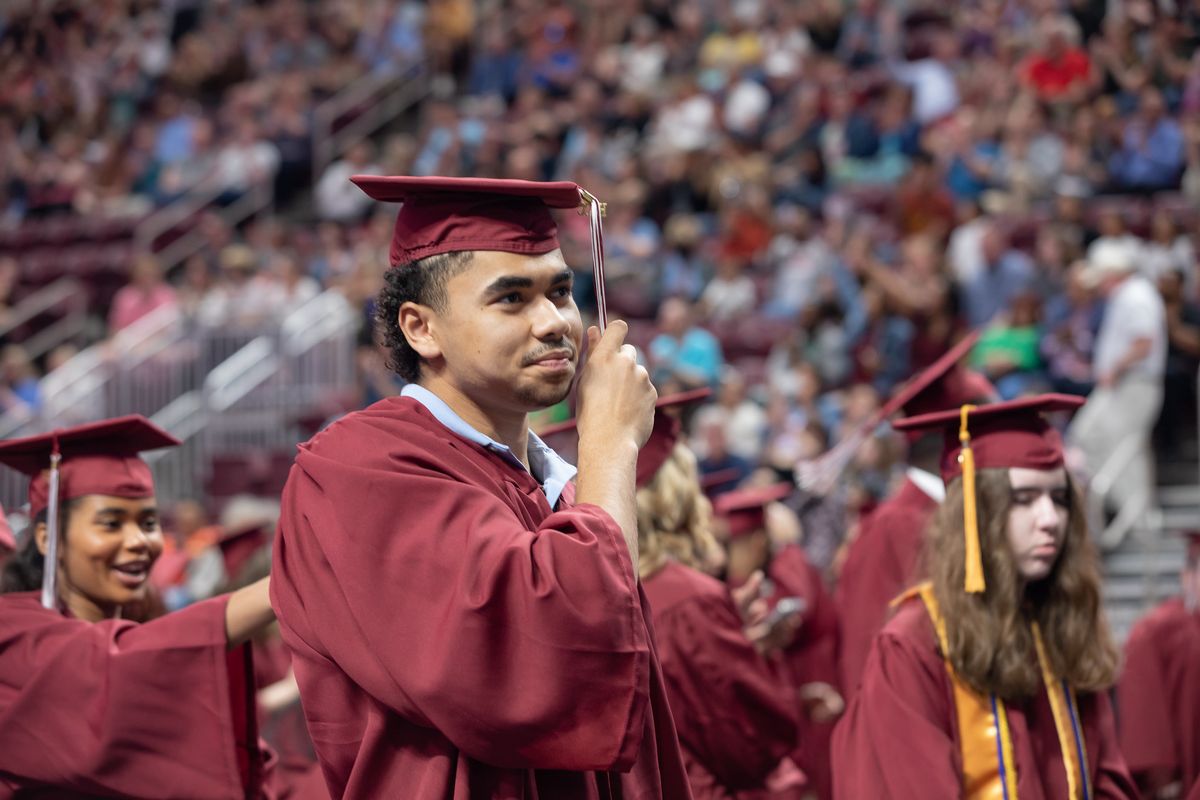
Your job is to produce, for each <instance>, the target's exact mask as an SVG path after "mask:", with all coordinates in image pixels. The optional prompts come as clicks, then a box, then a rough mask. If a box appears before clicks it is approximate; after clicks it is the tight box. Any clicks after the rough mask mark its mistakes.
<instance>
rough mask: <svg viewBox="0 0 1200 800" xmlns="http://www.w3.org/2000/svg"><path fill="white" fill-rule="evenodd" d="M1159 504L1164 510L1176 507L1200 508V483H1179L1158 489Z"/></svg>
mask: <svg viewBox="0 0 1200 800" xmlns="http://www.w3.org/2000/svg"><path fill="white" fill-rule="evenodd" d="M1157 495H1158V504H1159V505H1160V506H1162V507H1163V508H1171V507H1174V506H1191V507H1193V508H1197V507H1200V482H1196V483H1177V484H1172V485H1170V486H1159V487H1158V492H1157Z"/></svg>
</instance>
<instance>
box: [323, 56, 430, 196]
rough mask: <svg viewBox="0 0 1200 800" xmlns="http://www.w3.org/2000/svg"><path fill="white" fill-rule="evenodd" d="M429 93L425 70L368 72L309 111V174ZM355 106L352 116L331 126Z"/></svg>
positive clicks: (416, 68)
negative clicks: (357, 110)
mask: <svg viewBox="0 0 1200 800" xmlns="http://www.w3.org/2000/svg"><path fill="white" fill-rule="evenodd" d="M428 93H429V88H428V81H427V79H426V74H425V69H424V67H423V66H422V65H420V64H413V65H409V66H408V67H407V68H405V69H404V70H401V71H399V72H382V73H381V72H372V73H369V74H367V75H364V76H363V77H361V78H359V79H358V80H356V81H354V82H353V83H351V84H350V85H348V86H346V87H345V88H343V89H342V90H341V91H339V92H338V93H337V94H335V95H334V96H333V97H330V98H329V99H328V100H325V101H324V102H323V103H321V104H320V105H318V106H317V107H316V109H315V110H314V111H313V128H312V153H313V155H312V175H313V180H314V181H316V180H318V179H319V178H320V177H321V173H322V172H324V171H325V168H326V167H327V166H329V164H330V163H331V162H333V160H334V159H336V158H337V157H338V156H340V155H341V154H342V153H344V152H346V151H347V150H349V149H350V148H351V147H353V146H354V145H355V144H357V143H358V142H361V141H362V140H364V139H366V138H367V137H368V136H371V135H372V134H374V133H375V132H376V131H378V130H379V129H380V128H382V127H383V126H384V125H387V124H388V123H389V122H390V121H392V120H393V119H395V118H396V117H397V116H399V115H400V114H401V113H403V112H404V111H405V110H407V109H408V108H410V107H412V106H413V105H415V104H416V103H417V102H419V101H420V100H422V99H423V98H424V97H425V96H426V95H428ZM357 106H366V110H364V111H363V113H362V114H360V115H359V116H358V117H357V118H356V119H354V120H353V121H351V122H349V123H347V124H346V125H345V126H344V127H342V128H339V129H337V130H335V129H334V127H335V125H336V124H337V121H338V120H339V119H341V118H342V117H343V116H344V115H345V114H347V113H348V112H349V111H351V110H352V109H354V108H355V107H357Z"/></svg>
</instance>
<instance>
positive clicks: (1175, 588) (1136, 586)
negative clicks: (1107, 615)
mask: <svg viewBox="0 0 1200 800" xmlns="http://www.w3.org/2000/svg"><path fill="white" fill-rule="evenodd" d="M1178 593H1179V579H1178V578H1177V577H1176V578H1169V577H1167V576H1155V579H1154V580H1153V582H1151V583H1147V582H1146V581H1144V580H1134V579H1126V580H1116V581H1114V580H1108V581H1105V584H1104V603H1105V606H1106V607H1108V608H1116V607H1120V606H1125V607H1131V608H1137V609H1139V610H1141V609H1143V608H1144V607H1145V606H1147V605H1149V604H1154V603H1159V602H1161V601H1163V600H1165V599H1167V598H1168V597H1171V596H1172V595H1175V594H1178Z"/></svg>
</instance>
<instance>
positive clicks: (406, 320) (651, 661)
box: [271, 176, 691, 800]
mask: <svg viewBox="0 0 1200 800" xmlns="http://www.w3.org/2000/svg"><path fill="white" fill-rule="evenodd" d="M354 180H355V183H357V184H358V185H359V186H360V187H361V188H363V189H364V190H365V191H366V192H367V194H369V195H370V196H371V197H373V198H375V199H377V200H381V201H385V202H399V203H402V205H401V207H400V211H399V213H398V215H397V217H396V223H395V232H394V237H393V240H392V248H391V259H390V260H391V262H392V265H393V266H392V269H391V270H389V271H388V273H387V274H386V276H385V281H386V285H385V288H384V290H383V291H382V292H381V294H380V297H379V304H378V306H379V320H380V322H381V324H382V327H383V333H384V338H385V340H386V343H387V345H388V347H389V348H390V349H391V357H392V362H393V363H392V366H393V368H395V369H396V370H397V372H399V374H400V375H401V377H403V378H404V379H405V380H407V381H409V382H410V383H409V384H408V385H407V386H405V387H404V390H403V391H402V393H401V395H400V396H397V397H389V398H386V399H384V400H381V401H379V402H378V403H375V404H374V405H372V406H370V407H369V408H366V409H364V410H362V411H357V412H354V413H351V414H348V415H347V416H345V417H343V418H342V419H340V420H338V421H337V422H335V423H333V424H332V425H330V426H329V427H328V428H326V429H325V430H324V431H322V432H321V433H319V434H317V435H316V436H315V437H314V438H313V439H312V440H311V441H309V442H307V443H305V444H303V445H301V446H300V450H299V454H298V455H297V457H296V463H295V465H294V466H293V467H292V471H291V474H290V476H289V478H288V481H287V485H286V486H285V488H284V492H283V498H282V513H281V516H280V520H279V525H278V527H277V530H276V538H275V547H274V552H273V558H274V561H273V565H272V583H271V593H272V594H271V599H272V602H273V604H274V606H275V608H276V610H277V612H278V614H279V623H280V629H281V632H282V635H283V639H284V642H285V643H286V644H287V646H288V647H289V648H290V649H291V651H292V656H293V659H292V664H293V667H294V670H295V675H296V681H297V683H298V685H299V687H300V696H301V701H302V704H303V707H304V714H305V717H306V719H307V721H308V728H309V733H310V734H311V737H312V742H313V746H314V748H315V750H316V754H317V758H318V760H319V761H320V764H321V769H322V771H323V773H324V776H325V782H326V785H327V786H328V788H329V791H330V793H331V794H332V795H333V796H334V797H349V798H380V797H403V798H405V799H406V800H450V799H451V798H453V799H454V800H467V798H470V800H486V799H487V798H496V799H497V800H499V799H500V798H512V797H545V798H556V799H558V798H561V799H562V800H599V798H609V797H626V798H651V797H671V798H676V797H678V798H688V797H690V794H691V793H690V790H689V788H688V781H687V775H686V772H685V769H684V766H683V763H682V756H681V754H680V750H679V741H678V739H677V737H676V733H675V727H674V724H673V722H672V719H671V713H670V709H669V708H668V704H667V695H666V689H665V687H664V683H663V677H662V672H661V669H660V667H659V662H658V658H657V656H656V654H655V650H654V641H653V638H652V634H651V625H650V621H649V616H650V611H649V609H648V607H647V603H646V599H645V594H644V592H643V591H642V587H641V585H640V583H639V581H638V565H639V555H638V553H639V551H638V536H637V508H636V503H635V496H634V492H635V487H634V476H635V468H636V461H637V454H638V449H639V448H640V447H641V445H642V444H644V443H645V441H646V439H647V437H648V436H649V434H650V430H651V427H652V424H653V416H654V415H653V410H654V401H655V397H656V395H655V391H654V387H653V386H652V385H651V383H650V378H649V375H648V374H647V373H646V371H645V369H643V368H642V367H641V366H639V365H638V363H637V360H636V355H635V352H634V349H633V347H632V346H631V345H626V344H624V338H625V334H626V332H627V330H628V326H627V325H626V324H625V323H624V322H621V321H613V322H612V323H610V324H609V325H608V327H607V330H606V331H605V332H604V333H603V335H601V333H600V331H599V330H597V329H595V328H593V329H591V330H589V331H588V335H587V342H588V346H589V348H590V350H589V355H588V360H587V364H586V366H584V367H583V369H582V370H580V371H579V375H578V378H579V380H578V386H577V398H578V402H579V411H578V428H579V463H578V470H576V469H575V468H574V467H572V466H570V465H568V464H566V462H564V461H563V460H562V459H561V458H560V457H559V456H558V455H557V454H556V453H555V452H554V451H553V450H552V449H551V448H549V447H547V446H546V445H545V444H544V443H543V442H542V441H541V439H540V438H538V437H537V436H536V435H533V434H531V433H530V431H529V418H528V414H529V413H530V412H532V411H535V410H538V409H542V408H547V407H550V406H552V405H555V404H557V403H559V402H561V401H562V400H563V399H564V398H566V396H567V394H568V393H569V391H570V389H571V386H572V383H573V382H575V378H576V366H577V364H578V363H579V356H580V353H581V351H582V347H583V339H584V331H583V324H582V320H581V317H580V313H579V309H578V307H577V306H576V305H575V301H574V299H573V298H572V293H571V290H572V280H573V275H574V273H573V272H572V271H571V269H570V268H569V267H568V266H567V264H566V262H565V261H564V259H563V255H562V251H561V250H560V249H559V243H558V238H557V226H556V225H555V222H554V218H553V216H552V215H551V210H550V209H551V208H566V209H571V210H572V211H574V210H575V209H576V208H579V207H580V205H581V202H584V203H586V204H587V205H586V208H585V210H589V211H590V212H591V213H593V214H596V213H598V211H599V207H598V206H597V205H595V203H596V202H597V201H595V199H594V198H591V196H590V195H587V194H586V193H584V192H583V191H582V190H581V189H580V187H578V186H577V185H575V184H574V183H568V182H558V183H537V182H529V181H507V180H482V179H481V180H470V179H455V178H403V177H376V176H356V177H355V178H354ZM597 238H598V237H597ZM594 244H596V245H598V242H594ZM598 291H602V282H601V284H600V289H598ZM600 307H601V309H602V308H603V306H602V305H601V306H600ZM602 319H603V318H602Z"/></svg>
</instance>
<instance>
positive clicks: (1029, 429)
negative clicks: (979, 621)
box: [892, 394, 1083, 593]
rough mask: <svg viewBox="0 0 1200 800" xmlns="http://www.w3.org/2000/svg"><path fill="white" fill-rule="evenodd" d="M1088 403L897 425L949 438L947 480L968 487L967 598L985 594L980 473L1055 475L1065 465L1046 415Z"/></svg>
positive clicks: (1019, 404)
mask: <svg viewBox="0 0 1200 800" xmlns="http://www.w3.org/2000/svg"><path fill="white" fill-rule="evenodd" d="M1081 405H1083V398H1081V397H1075V396H1073V395H1066V394H1042V395H1037V396H1034V397H1022V398H1020V399H1017V400H1009V401H1008V402H1004V403H992V404H991V405H985V406H973V405H963V406H961V407H960V408H955V409H951V410H949V411H938V412H934V413H932V414H922V415H920V416H916V417H908V418H905V419H900V420H896V421H895V422H893V423H892V425H893V427H895V428H896V429H897V430H902V431H920V432H937V431H942V433H943V435H944V436H945V447H944V449H943V450H942V464H941V472H942V480H944V481H945V482H946V483H950V481H952V480H953V479H954V478H956V477H958V476H959V475H961V476H962V481H963V535H964V536H965V537H966V559H967V564H966V581H965V585H964V589H965V590H966V591H967V592H971V593H975V592H982V591H984V589H985V581H984V576H983V560H982V555H981V553H980V546H979V519H978V515H977V512H976V508H975V470H977V469H987V468H1003V467H1025V468H1027V469H1040V470H1047V469H1055V468H1056V467H1061V466H1062V465H1063V463H1064V459H1063V446H1062V438H1061V437H1060V436H1059V435H1058V431H1056V430H1055V429H1054V428H1053V427H1051V425H1050V423H1048V422H1047V421H1046V419H1045V417H1044V416H1042V415H1043V414H1047V413H1050V412H1053V411H1074V410H1075V409H1077V408H1079V407H1080V406H1081Z"/></svg>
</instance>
